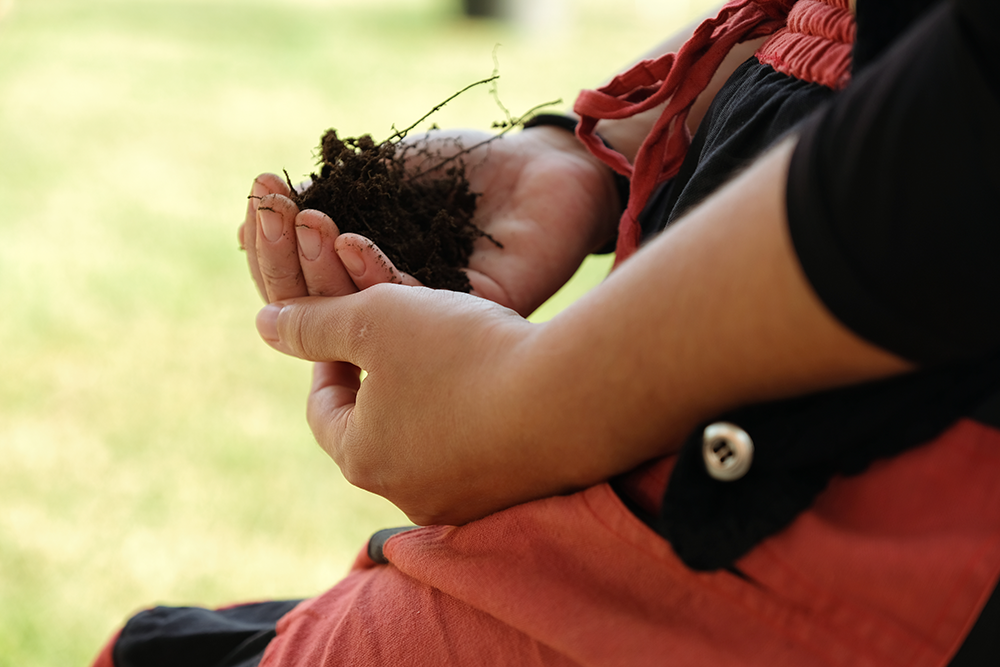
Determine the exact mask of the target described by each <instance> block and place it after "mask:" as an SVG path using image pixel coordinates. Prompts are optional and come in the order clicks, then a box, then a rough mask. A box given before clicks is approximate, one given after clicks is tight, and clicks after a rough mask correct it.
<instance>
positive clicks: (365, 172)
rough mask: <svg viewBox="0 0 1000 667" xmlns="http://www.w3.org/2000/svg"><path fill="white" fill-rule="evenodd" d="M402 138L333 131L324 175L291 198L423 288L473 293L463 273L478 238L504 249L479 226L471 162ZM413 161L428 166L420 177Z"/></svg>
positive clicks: (323, 157) (324, 150)
mask: <svg viewBox="0 0 1000 667" xmlns="http://www.w3.org/2000/svg"><path fill="white" fill-rule="evenodd" d="M401 138H402V137H401V134H400V133H397V134H396V135H395V136H394V137H393V138H392V139H389V140H386V141H382V142H376V141H375V140H373V139H372V137H371V135H368V134H365V135H362V136H360V137H349V138H344V139H341V138H340V137H339V136H338V135H337V131H336V130H333V129H331V130H327V131H326V133H325V134H324V135H323V137H322V140H321V143H320V159H319V167H320V169H319V172H318V173H314V174H312V184H311V185H310V186H309V187H308V188H307V189H305V190H304V191H303V192H301V193H295V190H294V188H293V189H292V191H293V195H292V199H293V200H294V201H295V203H296V204H297V205H298V207H299V208H300V209H302V210H304V209H316V210H319V211H322V212H323V213H325V214H327V215H328V216H330V218H331V219H332V220H333V221H334V223H336V225H337V228H338V229H339V230H340V231H341V233H345V232H353V233H357V234H361V235H363V236H365V237H367V238H369V239H371V241H372V242H373V243H374V244H375V245H377V246H378V247H379V249H380V250H382V252H384V253H385V255H386V256H387V257H388V258H389V259H390V260H391V261H392V262H393V264H395V265H396V268H398V269H399V270H401V271H404V272H406V273H409V274H410V275H412V276H413V277H414V278H416V279H417V280H419V281H420V282H421V283H423V284H424V285H426V286H428V287H434V288H437V289H450V290H454V291H459V292H468V291H470V289H471V286H470V285H469V279H468V277H467V276H466V274H465V272H464V271H462V269H463V268H465V267H467V266H468V264H469V256H470V255H471V254H472V249H473V243H474V242H475V241H476V239H478V238H480V237H483V236H485V237H487V238H488V239H489V240H490V241H492V242H493V243H495V244H496V245H497V246H499V247H503V246H501V245H500V243H499V242H497V241H496V240H495V239H493V238H492V237H490V236H489V235H488V234H486V233H485V232H483V231H482V230H481V229H479V228H478V227H476V226H475V225H474V224H473V223H472V218H473V215H474V214H475V211H476V201H477V199H478V197H479V195H478V194H477V193H475V192H472V190H471V189H470V187H469V181H468V179H467V178H466V175H465V165H464V163H463V162H462V161H461V160H460V159H457V158H456V157H455V156H453V157H445V156H442V155H440V154H439V153H437V152H435V151H432V150H430V149H429V148H427V147H426V145H424V144H423V143H421V142H416V143H410V142H407V143H403V142H401V141H400V139H401ZM458 152H459V154H461V153H462V152H463V151H461V150H460V147H459V151H458ZM414 164H416V165H421V166H419V169H420V171H418V172H417V173H414V170H413V166H414ZM422 165H431V167H430V168H424V167H423V166H422Z"/></svg>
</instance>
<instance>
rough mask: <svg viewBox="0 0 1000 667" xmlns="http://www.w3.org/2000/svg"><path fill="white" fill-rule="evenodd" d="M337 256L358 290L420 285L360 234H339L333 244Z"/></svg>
mask: <svg viewBox="0 0 1000 667" xmlns="http://www.w3.org/2000/svg"><path fill="white" fill-rule="evenodd" d="M335 247H336V250H337V255H338V256H339V257H340V261H341V262H342V263H343V265H344V267H345V268H346V269H347V272H348V273H349V274H350V276H351V279H352V280H353V281H354V284H355V285H357V287H358V289H362V290H363V289H366V288H368V287H371V286H372V285H379V284H381V283H395V284H397V285H412V286H419V285H420V284H421V283H420V281H418V280H417V279H416V278H414V277H413V276H411V275H410V274H408V273H403V272H402V271H400V270H399V269H397V268H396V266H395V265H394V264H393V263H392V261H390V260H389V258H388V257H386V256H385V253H383V252H382V251H381V250H379V247H378V246H377V245H375V244H374V243H372V241H371V240H369V239H367V238H365V237H364V236H361V235H360V234H341V235H340V236H338V237H337V240H336V244H335Z"/></svg>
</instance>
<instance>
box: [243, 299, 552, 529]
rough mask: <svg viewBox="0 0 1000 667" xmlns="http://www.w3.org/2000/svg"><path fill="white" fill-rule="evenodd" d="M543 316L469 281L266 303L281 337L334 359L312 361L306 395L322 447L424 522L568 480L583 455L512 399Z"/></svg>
mask: <svg viewBox="0 0 1000 667" xmlns="http://www.w3.org/2000/svg"><path fill="white" fill-rule="evenodd" d="M536 326H538V325H532V324H530V323H528V322H527V321H526V320H524V319H522V318H521V317H519V316H518V315H517V314H516V313H514V312H513V311H511V310H509V309H506V308H503V307H501V306H499V305H497V304H494V303H491V302H489V301H486V300H484V299H479V298H476V297H473V296H471V295H467V294H461V293H457V292H448V291H443V290H430V289H426V288H421V287H407V286H399V285H377V286H374V287H371V288H369V289H366V290H364V291H363V292H361V293H358V294H354V295H351V296H347V297H343V298H338V299H316V298H312V299H297V300H292V301H289V302H282V303H281V304H278V305H272V306H269V307H267V308H265V309H264V310H263V311H261V314H260V315H259V316H258V329H259V330H260V332H261V335H262V336H263V337H264V338H265V340H267V341H268V342H269V343H270V344H271V345H273V346H275V347H276V348H277V349H279V350H281V351H283V352H286V353H289V354H293V355H295V356H299V357H301V358H304V359H311V360H314V361H323V362H327V363H317V364H316V365H315V371H314V379H313V386H312V389H311V392H310V396H309V401H308V409H307V417H308V420H309V424H310V426H311V428H312V430H313V433H314V434H315V436H316V439H317V440H318V442H319V443H320V445H321V446H322V447H323V449H324V450H326V452H327V453H328V454H329V455H330V456H331V457H332V458H333V459H334V461H336V462H337V464H338V465H339V466H340V467H341V470H342V471H343V473H344V476H345V477H346V478H347V479H348V481H350V482H351V483H352V484H355V485H356V486H359V487H361V488H364V489H367V490H369V491H372V492H374V493H377V494H379V495H382V496H384V497H385V498H387V499H389V500H390V501H391V502H393V503H394V504H395V505H396V506H398V507H399V508H400V509H401V510H403V511H404V512H405V513H406V514H407V515H408V516H409V517H410V519H411V520H413V521H414V522H415V523H418V524H431V523H449V524H458V523H464V522H466V521H469V520H471V519H473V518H478V517H480V516H483V515H485V514H488V513H490V512H492V511H495V510H498V509H502V508H504V507H508V506H510V505H513V504H516V503H518V502H523V501H525V500H528V499H532V498H535V497H539V496H540V495H548V494H551V493H557V492H561V491H564V490H566V487H565V485H564V484H563V483H562V482H560V481H557V480H559V479H560V471H562V470H569V469H571V468H572V466H571V465H570V464H567V463H566V462H565V461H556V460H552V459H550V458H548V457H547V455H546V454H544V453H540V452H539V451H538V450H539V448H537V447H535V446H533V444H532V442H533V441H532V438H531V437H524V436H523V435H522V434H520V429H521V428H526V426H527V424H525V423H523V422H522V416H523V415H524V412H523V411H521V410H519V409H518V408H517V407H515V404H516V399H517V398H518V397H520V396H522V395H524V392H523V391H520V390H519V386H520V384H521V383H522V382H524V381H525V378H524V376H523V375H522V369H523V366H524V364H522V363H519V362H518V357H519V353H518V350H519V347H520V345H521V343H522V342H524V341H525V340H526V339H528V338H529V337H530V335H531V332H532V331H533V328H534V327H536ZM279 330H281V331H282V335H279V334H278V331H279ZM442 351H447V352H446V353H444V354H442V353H441V352H442ZM333 360H337V361H333ZM343 362H351V363H343ZM358 367H361V368H364V369H365V370H366V371H367V373H368V374H367V377H366V378H365V380H364V382H363V383H361V382H360V381H359V374H358ZM529 381H530V380H529ZM512 399H513V400H512ZM528 430H530V429H528ZM528 435H530V434H528Z"/></svg>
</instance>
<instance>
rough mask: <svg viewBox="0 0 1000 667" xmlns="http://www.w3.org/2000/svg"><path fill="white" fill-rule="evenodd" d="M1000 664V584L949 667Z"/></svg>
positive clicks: (978, 666) (977, 666) (981, 666)
mask: <svg viewBox="0 0 1000 667" xmlns="http://www.w3.org/2000/svg"><path fill="white" fill-rule="evenodd" d="M998 664H1000V586H998V587H997V588H994V589H993V594H992V595H991V596H990V599H989V600H988V601H987V602H986V606H985V607H984V608H983V611H982V613H980V614H979V618H978V619H977V620H976V624H975V625H974V626H973V628H972V630H971V631H970V632H969V634H968V635H967V636H966V637H965V641H964V642H962V646H961V647H960V648H959V650H958V653H956V654H955V657H954V658H952V660H951V662H949V663H948V667H987V666H989V665H994V666H995V665H998Z"/></svg>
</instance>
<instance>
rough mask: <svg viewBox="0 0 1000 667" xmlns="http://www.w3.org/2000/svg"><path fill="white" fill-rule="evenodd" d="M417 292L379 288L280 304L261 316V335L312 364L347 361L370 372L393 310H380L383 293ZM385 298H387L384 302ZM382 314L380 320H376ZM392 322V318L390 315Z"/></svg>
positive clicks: (271, 343)
mask: <svg viewBox="0 0 1000 667" xmlns="http://www.w3.org/2000/svg"><path fill="white" fill-rule="evenodd" d="M408 289H412V288H408V287H402V286H399V285H376V286H374V287H372V288H370V289H368V290H365V291H363V292H358V293H356V294H349V295H346V296H339V297H302V298H298V299H286V300H284V301H276V302H274V303H272V304H269V305H267V306H265V307H264V308H263V309H261V311H260V312H259V313H257V320H256V324H257V332H258V333H259V334H260V337H261V338H263V339H264V342H266V343H267V344H268V345H270V346H271V347H273V348H274V349H276V350H278V351H279V352H284V353H285V354H288V355H291V356H293V357H298V358H300V359H305V360H307V361H347V362H349V363H352V364H354V365H356V366H358V367H360V368H366V362H367V361H368V360H369V359H368V357H369V356H370V355H369V354H368V352H369V351H370V350H371V349H372V348H373V345H372V344H373V343H374V342H375V340H376V338H377V336H375V335H374V334H375V332H376V330H383V329H384V328H385V326H386V325H387V324H388V323H386V322H385V321H384V320H385V319H386V315H387V314H391V313H392V309H391V308H389V309H387V308H385V307H382V308H378V307H377V305H375V304H374V303H373V302H374V301H378V300H379V298H380V297H381V296H382V292H384V291H388V293H392V292H394V291H395V290H408ZM383 300H384V299H383ZM376 312H378V313H381V314H382V317H381V319H379V318H376V317H374V315H375V314H376ZM390 319H391V317H390Z"/></svg>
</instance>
